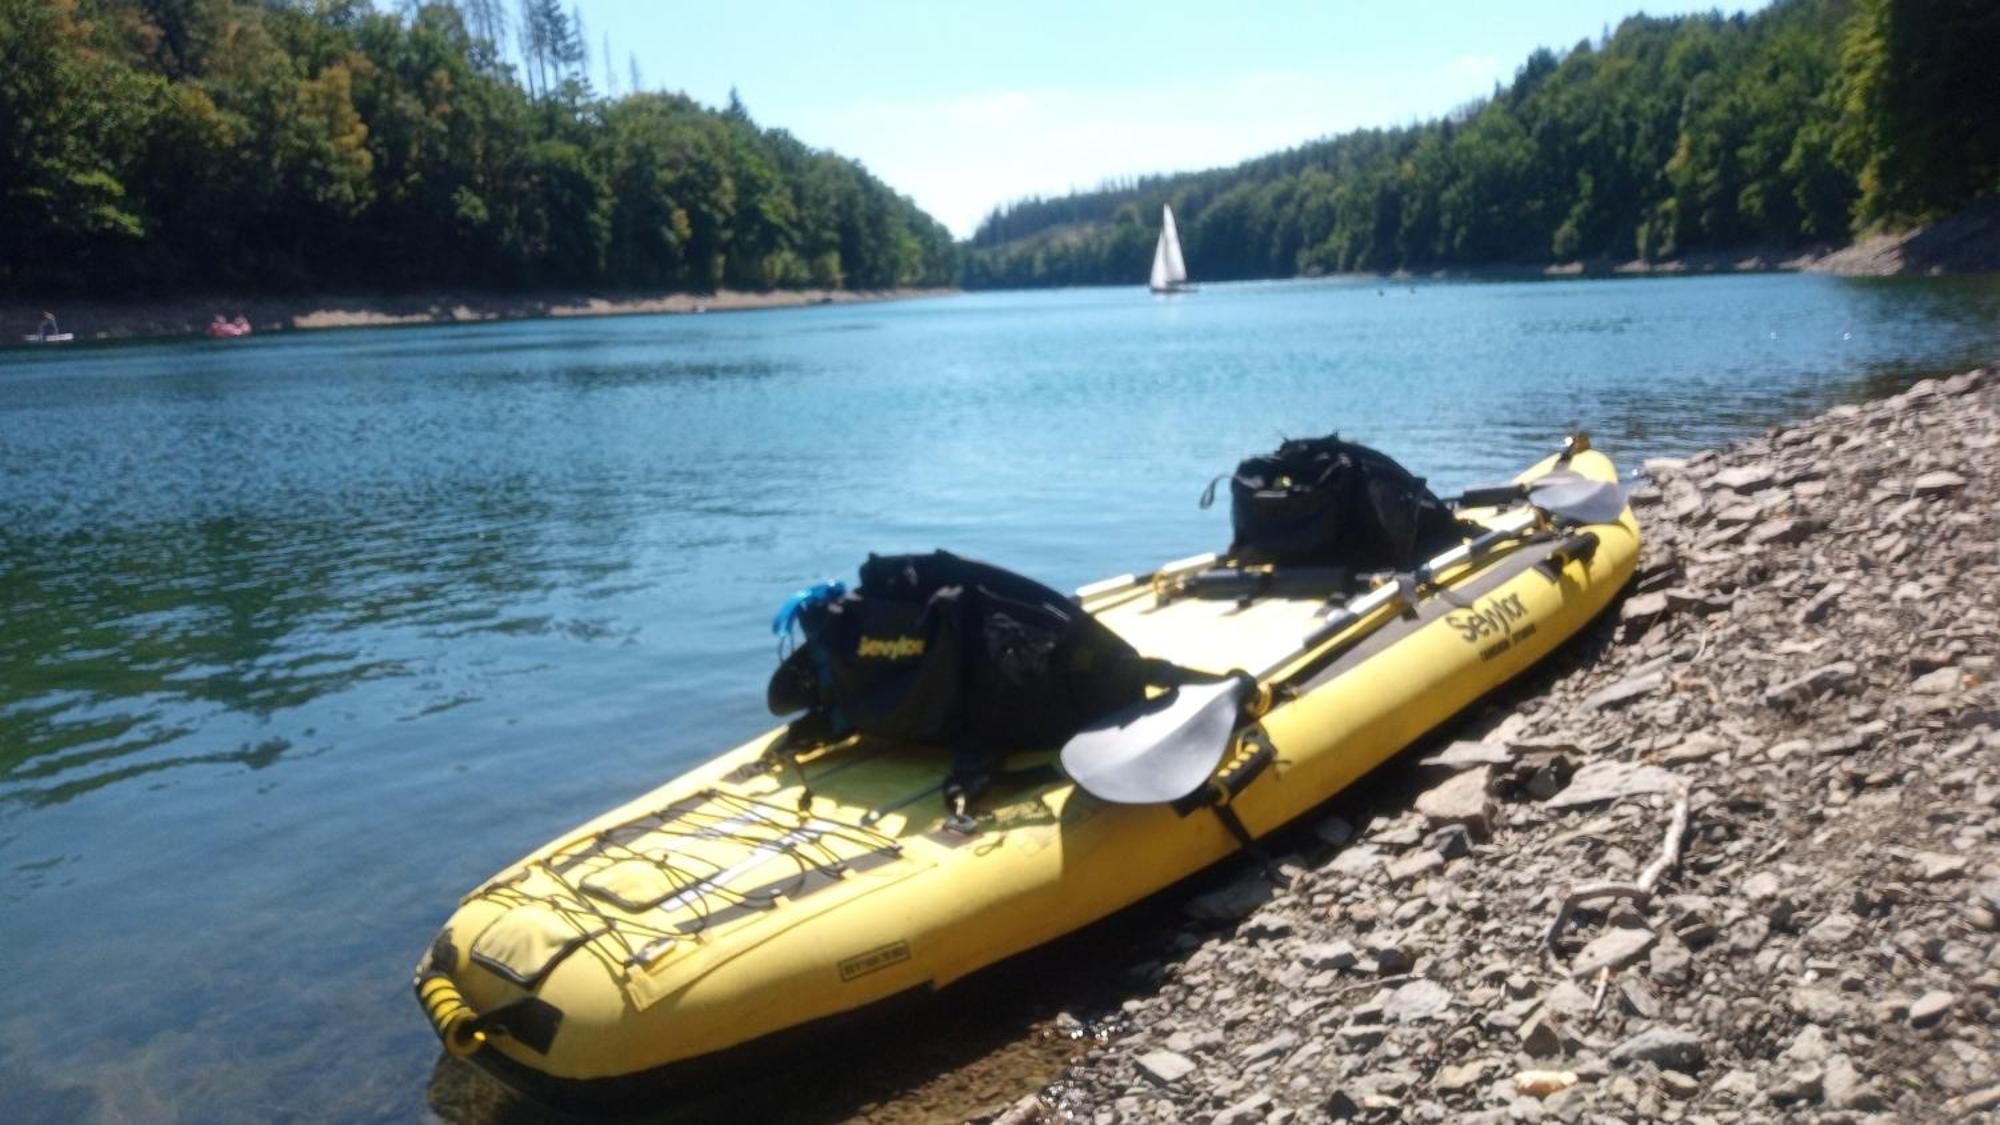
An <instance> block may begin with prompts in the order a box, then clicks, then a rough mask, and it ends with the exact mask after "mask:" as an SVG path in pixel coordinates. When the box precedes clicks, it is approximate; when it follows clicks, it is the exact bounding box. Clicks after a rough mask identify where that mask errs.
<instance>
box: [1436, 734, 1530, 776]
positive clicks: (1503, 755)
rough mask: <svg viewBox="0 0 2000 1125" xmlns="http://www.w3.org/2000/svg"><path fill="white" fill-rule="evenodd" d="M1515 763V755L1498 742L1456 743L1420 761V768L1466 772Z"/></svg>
mask: <svg viewBox="0 0 2000 1125" xmlns="http://www.w3.org/2000/svg"><path fill="white" fill-rule="evenodd" d="M1513 761H1514V754H1513V752H1512V751H1511V750H1509V749H1507V747H1505V746H1503V745H1501V744H1500V743H1498V742H1464V741H1460V742H1454V743H1452V744H1451V745H1450V746H1447V747H1445V748H1444V749H1442V750H1440V751H1438V752H1437V753H1435V754H1432V755H1431V756H1430V757H1428V758H1421V759H1418V761H1417V764H1418V765H1420V766H1435V767H1437V768H1440V769H1449V770H1464V769H1471V768H1472V767H1474V766H1504V765H1509V764H1511V763H1512V762H1513Z"/></svg>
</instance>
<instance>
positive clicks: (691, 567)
mask: <svg viewBox="0 0 2000 1125" xmlns="http://www.w3.org/2000/svg"><path fill="white" fill-rule="evenodd" d="M1996 329H2000V279H1995V278H1953V279H1922V278H1886V279H1867V280H1859V279H1842V278H1835V277H1827V276H1816V275H1779V274H1771V275H1729V276H1716V277H1697V278H1645V279H1619V280H1587V281H1586V280H1536V281H1522V282H1476V283H1475V282H1461V283H1443V282H1416V283H1395V284H1388V283H1378V282H1374V281H1354V280H1339V281H1321V282H1283V283H1266V284H1242V285H1224V286H1211V287H1208V288H1206V289H1204V290H1203V291H1202V292H1200V293H1198V294H1194V295H1192V296H1188V297H1183V298H1176V299H1166V300H1163V299H1155V298H1151V297H1148V296H1147V295H1145V294H1144V293H1143V292H1140V291H1137V290H1135V289H1134V290H1111V289H1090V290H1069V291H1057V292H1040V293H989V294H978V295H967V296H956V297H948V298H938V299H926V300H916V301H909V302H901V303H894V304H882V305H867V306H833V307H821V308H810V309H798V310H786V311H773V312H762V313H757V314H731V315H713V316H706V317H672V316H659V317H629V318H617V319H593V320H585V321H542V322H518V323H506V324H484V325H467V326H452V327H435V328H430V327H427V328H411V329H382V330H372V329H371V330H355V331H342V332H330V333H315V334H302V335H281V336H272V337H254V338H251V339H248V340H239V341H227V342H207V341H201V342H181V343H174V344H167V345H158V344H152V345H139V344H121V345H111V346H93V347H82V348H77V349H75V350H72V351H68V352H65V353H62V354H60V355H47V354H41V353H34V354H23V353H12V354H6V355H0V622H4V628H0V872H4V873H5V874H4V877H0V948H4V949H6V950H7V951H8V953H9V963H10V968H11V969H12V972H11V973H10V982H9V989H8V992H9V996H10V997H11V998H12V1000H13V1003H11V1004H9V1005H8V1006H7V1009H6V1010H5V1011H0V1073H5V1074H6V1075H7V1081H6V1089H5V1093H4V1095H0V1100H4V1103H5V1104H6V1107H7V1109H8V1111H9V1112H8V1115H9V1117H10V1118H12V1119H16V1120H44V1119H66V1120H67V1119H79V1118H81V1119H92V1118H99V1119H101V1118H113V1117H115V1118H139V1119H146V1120H161V1119H172V1118H176V1117H177V1118H181V1119H190V1120H204V1121H207V1120H267V1119H271V1118H308V1119H342V1120H344V1119H357V1118H409V1117H412V1116H418V1115H421V1114H423V1113H424V1112H426V1108H427V1097H428V1096H429V1095H428V1093H427V1086H428V1083H429V1080H430V1077H431V1072H432V1068H433V1064H434V1062H435V1060H436V1057H437V1052H436V1047H435V1041H434V1040H433V1038H432V1036H431V1034H430V1031H429V1029H428V1028H427V1027H426V1025H425V1024H424V1021H423V1019H422V1016H421V1014H420V1013H419V1012H418V1010H417V1008H416V1005H415V1004H414V1002H413V1001H412V999H411V997H410V995H409V992H408V987H407V981H408V974H409V970H410V967H411V966H412V965H413V964H414V963H415V961H416V959H417V957H418V955H419V954H420V953H421V952H422V951H423V950H424V948H425V946H426V944H427V943H428V941H429V939H430V936H431V933H432V931H433V929H434V928H435V926H436V925H437V924H438V923H439V922H440V921H442V919H443V918H444V917H445V915H446V914H447V913H448V912H449V910H450V908H451V906H452V904H453V903H455V902H456V900H457V897H458V896H459V895H460V894H461V893H463V892H464V891H465V890H466V889H468V888H470V887H471V886H472V885H473V884H475V883H476V882H477V881H478V880H480V879H482V878H484V877H485V876H487V875H489V874H491V873H492V872H493V871H495V870H497V869H499V868H500V867H502V866H503V865H505V864H506V863H508V862H510V861H511V860H513V859H515V858H516V857H518V856H519V855H520V854H521V853H523V852H525V851H527V850H528V849H529V848H531V847H533V846H535V845H537V844H539V843H541V842H542V841H544V840H546V839H548V838H549V837H551V836H553V835H554V834H556V833H557V832H559V831H562V830H564V829H566V828H568V827H570V826H572V825H574V824H576V823H577V822H579V821H581V820H583V819H585V818H587V817H589V816H592V815H594V814H596V813H598V812H600V811H602V810H604V809H605V808H608V807H610V806H611V805H613V804H615V803H617V802H620V801H623V800H625V799H627V798H629V797H631V796H633V795H634V794H636V793H638V792H641V791H643V790H644V789H646V788H648V787H650V786H652V785H654V784H657V783H658V782H659V781H660V780H662V779H664V778H665V777H667V776H670V775H671V774H673V773H675V772H677V771H678V770H680V769H683V768H685V767H686V766H688V765H690V764H692V763H693V762H696V761H699V760H700V759H702V758H704V757H706V756H708V755H710V754H712V753H715V752H717V751H719V750H721V749H724V748H726V747H728V746H731V745H734V744H735V743H737V742H740V741H741V740H743V739H744V738H746V737H749V736H750V735H753V734H755V733H757V732H758V731H760V730H762V729H764V728H765V727H767V726H768V725H769V724H770V722H771V721H772V720H770V718H769V717H768V716H767V715H765V714H764V713H763V706H762V696H763V683H764V679H765V677H766V676H767V675H768V672H769V669H770V667H771V666H772V662H773V658H774V646H773V638H772V637H771V636H770V634H769V632H768V630H767V623H768V621H769V614H770V613H771V611H772V610H773V609H775V607H776V605H777V603H778V602H779V601H781V600H782V599H783V597H784V596H785V595H786V594H787V593H789V592H790V591H791V590H792V589H794V588H796V587H798V586H800V585H804V584H807V583H809V582H812V581H816V580H818V579H821V578H825V577H847V578H850V579H851V577H852V572H853V569H854V566H855V564H856V563H858V562H859V561H860V560H861V558H862V557H863V556H864V555H865V554H866V553H867V552H868V551H871V550H874V551H896V550H910V549H928V548H931V547H934V546H943V547H948V548H951V549H954V550H957V551H960V552H963V553H966V554H970V555H974V556H976V557H982V558H987V559H991V560H993V561H996V562H1000V563H1003V564H1006V565H1010V566H1013V567H1016V568H1018V569H1021V570H1024V571H1026V572H1027V573H1029V574H1032V575H1035V576H1037V577H1040V578H1043V579H1044V580H1047V581H1049V582H1051V583H1052V584H1055V585H1058V586H1071V585H1075V584H1078V583H1081V582H1084V581H1089V580H1091V579H1094V578H1097V577H1102V576H1104V575H1107V574H1112V573H1117V572H1120V571H1125V570H1130V569H1134V568H1140V567H1144V566H1147V565H1149V564H1151V563H1154V562H1157V561H1160V560H1162V559H1165V558H1169V557H1174V556H1179V555H1185V554H1189V553H1192V552H1195V551H1199V550H1205V549H1213V548H1216V547H1219V546H1221V545H1222V544H1223V543H1224V542H1226V540H1227V538H1228V517H1227V513H1226V511H1222V510H1220V509H1217V510H1211V511H1208V512H1203V511H1199V510H1198V509H1197V508H1196V506H1195V503H1194V501H1195V497H1196V495H1197V494H1198V493H1199V491H1200V490H1201V487H1202V486H1203V484H1205V483H1206V481H1207V480H1208V478H1209V477H1211V476H1213V475H1214V474H1216V473H1221V472H1225V471H1227V470H1228V469H1229V468H1230V467H1231V466H1232V465H1233V464H1234V462H1235V461H1236V460H1237V459H1238V458H1240V457H1242V456H1244V455H1246V454H1248V453H1252V452H1257V451H1260V450H1263V449H1265V448H1268V447H1270V446H1272V445H1274V444H1275V443H1276V442H1277V440H1278V439H1279V438H1280V437H1282V436H1287V435H1294V436H1296V435H1302V434H1310V433H1320V432H1325V431H1328V430H1333V429H1338V430H1340V431H1341V432H1342V433H1343V434H1344V435H1345V436H1348V437H1352V438H1356V439H1359V440H1362V441H1366V442H1368V443H1369V444H1372V445H1375V446H1378V447H1380V448H1382V449H1384V450H1385V451H1387V452H1390V453H1391V454H1393V455H1395V456H1396V457H1398V458H1399V459H1401V460H1402V461H1404V462H1405V463H1406V464H1408V465H1410V466H1411V467H1412V468H1414V469H1416V470H1417V471H1419V472H1421V473H1424V474H1427V475H1428V476H1429V477H1430V478H1431V481H1432V483H1433V485H1434V486H1436V487H1437V488H1439V489H1440V490H1441V491H1446V490H1451V489H1455V488H1457V487H1459V486H1462V485H1464V484H1468V483H1471V482H1474V481H1478V480H1482V479H1489V478H1494V477H1500V476H1504V475H1506V474H1508V473H1511V472H1513V471H1515V470H1516V469H1518V468H1519V467H1520V466H1521V465H1523V464H1524V463H1526V462H1527V461H1529V460H1530V459H1532V458H1533V457H1535V456H1537V455H1539V454H1540V453H1542V452H1544V451H1546V450H1548V449H1550V448H1552V447H1553V445H1554V444H1555V442H1556V441H1558V440H1559V439H1560V437H1561V435H1562V434H1563V432H1564V431H1565V430H1566V429H1568V428H1570V427H1572V426H1576V425H1582V426H1585V427H1587V428H1588V429H1589V430H1590V431H1591V432H1592V434H1593V435H1594V437H1595V439H1596V442H1597V444H1598V446H1599V447H1600V448H1603V449H1605V450H1606V451H1607V452H1609V453H1610V454H1611V455H1612V456H1613V457H1614V458H1616V459H1617V460H1618V461H1619V462H1620V464H1621V465H1623V466H1624V467H1626V468H1628V469H1632V468H1636V467H1637V465H1638V464H1639V462H1640V460H1641V459H1643V458H1645V457H1649V456H1655V455H1663V454H1678V453H1686V452H1690V451H1692V450H1695V449H1699V448H1703V447H1707V446H1711V445H1716V444H1720V443H1723V442H1727V441H1729V440H1731V439H1732V438H1735V437H1738V436H1741V435H1743V434H1746V433H1749V432H1753V431H1755V430H1757V429H1760V428H1762V427H1763V426H1766V425H1769V424H1771V423H1774V422H1779V421H1783V420H1786V419H1789V418H1800V417H1804V416H1806V415H1809V414H1812V413H1815V412H1817V411H1818V410H1820V409H1822V408H1824V407H1825V406H1827V405H1830V404H1832V403H1834V402H1838V401H1843V400H1851V399H1857V398H1863V397H1869V396H1871V395H1874V394H1878V393H1882V392H1884V391H1887V390H1891V389H1894V388H1896V387H1898V386H1901V385H1903V384H1904V383H1907V382H1908V381H1910V380H1912V379H1914V378H1916V377H1918V376H1921V375H1923V374H1929V373H1935V372H1939V371H1949V370H1958V369H1961V368H1964V367H1967V366H1972V365H1975V364H1978V363H1982V362H1988V361H1990V360H1992V359H1993V358H1994V356H1995V353H1996V351H2000V331H1996ZM1039 979H1049V978H1039ZM1033 986H1034V981H1033V980H1031V981H1029V982H1028V984H1027V985H1026V986H1025V987H1030V988H1032V987H1033ZM1044 987H1057V986H1055V985H1044ZM1054 1003H1057V1004H1059V1003H1060V998H1059V997H1058V998H1056V999H1055V1001H1054ZM960 1061H962V1060H957V1059H952V1060H947V1063H946V1065H955V1064H956V1063H958V1062H960ZM873 1100H877V1099H876V1097H875V1096H874V1095H855V1096H848V1097H844V1098H835V1099H830V1100H829V1101H827V1102H825V1103H820V1104H822V1105H824V1106H827V1107H834V1106H837V1107H839V1111H840V1112H849V1111H854V1110H857V1109H859V1108H861V1105H862V1104H865V1103H867V1102H870V1101H873ZM990 1104H991V1101H990V1098H982V1099H981V1100H980V1101H978V1102H977V1104H967V1105H964V1106H961V1107H952V1106H942V1107H940V1108H939V1110H938V1112H939V1113H940V1114H941V1115H943V1116H951V1115H953V1114H958V1113H965V1112H971V1111H973V1110H976V1109H979V1108H983V1107H985V1106H987V1105H990ZM798 1113H799V1115H801V1116H812V1115H813V1113H814V1109H813V1108H812V1107H799V1109H798Z"/></svg>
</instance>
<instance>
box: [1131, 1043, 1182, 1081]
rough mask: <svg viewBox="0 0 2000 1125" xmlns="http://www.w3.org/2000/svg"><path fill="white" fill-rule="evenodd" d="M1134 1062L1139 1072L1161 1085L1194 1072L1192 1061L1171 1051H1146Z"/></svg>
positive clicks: (1178, 1079)
mask: <svg viewBox="0 0 2000 1125" xmlns="http://www.w3.org/2000/svg"><path fill="white" fill-rule="evenodd" d="M1136 1062H1137V1064H1138V1067H1139V1073H1140V1074H1142V1075H1144V1076H1145V1077H1146V1078H1147V1079H1148V1080H1149V1081H1151V1082H1153V1083H1155V1084H1157V1085H1161V1086H1171V1085H1173V1084H1174V1083H1176V1082H1179V1081H1180V1080H1181V1079H1183V1078H1186V1077H1187V1076H1188V1075H1190V1074H1193V1073H1194V1061H1193V1060H1192V1059H1189V1058H1188V1057H1187V1056H1185V1055H1178V1054H1175V1053H1174V1052H1172V1051H1164V1050H1162V1051H1147V1052H1146V1053H1145V1054H1143V1055H1140V1056H1139V1057H1138V1059H1137V1060H1136Z"/></svg>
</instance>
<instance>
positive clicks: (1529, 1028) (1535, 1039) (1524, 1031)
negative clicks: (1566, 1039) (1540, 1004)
mask: <svg viewBox="0 0 2000 1125" xmlns="http://www.w3.org/2000/svg"><path fill="white" fill-rule="evenodd" d="M1521 1050H1522V1051H1523V1052H1525V1053H1526V1054H1527V1055H1528V1056H1529V1057H1531V1058H1537V1059H1545V1058H1548V1057H1549V1056H1550V1055H1553V1054H1556V1053H1557V1052H1559V1051H1561V1050H1562V1035H1561V1034H1560V1033H1558V1032H1557V1031H1556V1029H1555V1028H1554V1027H1552V1026H1550V1024H1549V1021H1548V1020H1546V1019H1543V1018H1542V1017H1540V1016H1537V1017H1535V1018H1534V1019H1531V1020H1529V1021H1528V1022H1527V1023H1526V1024H1524V1025H1522V1027H1521Z"/></svg>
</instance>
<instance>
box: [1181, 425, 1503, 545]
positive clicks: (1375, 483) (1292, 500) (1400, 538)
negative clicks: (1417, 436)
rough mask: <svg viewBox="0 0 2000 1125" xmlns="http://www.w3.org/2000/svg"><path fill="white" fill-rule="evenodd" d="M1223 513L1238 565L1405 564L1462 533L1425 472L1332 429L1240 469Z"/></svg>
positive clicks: (1464, 532)
mask: <svg viewBox="0 0 2000 1125" xmlns="http://www.w3.org/2000/svg"><path fill="white" fill-rule="evenodd" d="M1213 487H1214V486H1213V485H1211V486H1210V488H1211V490H1212V489H1213ZM1207 500H1208V497H1204V506H1206V503H1207ZM1229 515H1230V522H1231V524H1232V525H1233V527H1234V531H1235V537H1234V539H1233V541H1232V542H1231V543H1230V546H1229V557H1230V558H1231V559H1233V560H1235V561H1236V562H1239V563H1270V564H1275V565H1278V566H1313V567H1343V568H1346V569H1349V570H1354V571H1371V570H1409V569H1412V568H1413V567H1415V566H1417V565H1418V564H1419V563H1421V562H1423V561H1424V560H1425V559H1427V558H1429V557H1431V556H1432V555H1434V554H1436V553H1438V552H1440V551H1443V550H1447V549H1449V548H1450V547H1452V546H1454V545H1456V544H1458V543H1459V542H1462V541H1463V540H1464V539H1465V537H1466V535H1467V534H1468V532H1467V529H1466V528H1465V526H1464V525H1462V524H1461V523H1460V522H1459V521H1458V519H1457V518H1456V517H1455V516H1453V515H1452V514H1451V511H1450V510H1449V509H1448V508H1446V507H1445V505H1444V502H1443V501H1442V500H1439V499H1438V498H1437V497H1436V496H1435V495H1433V494H1432V493H1431V490H1430V489H1429V488H1427V487H1425V486H1424V481H1423V478H1422V477H1419V476H1415V475H1413V474H1412V473H1410V471H1409V470H1407V469H1405V468H1403V467H1402V466H1401V465H1398V464H1397V463H1396V462H1395V461H1394V460H1392V459H1391V458H1389V457H1388V456H1386V455H1384V454H1382V453H1378V452H1376V451H1375V450H1373V449H1370V448H1368V447H1367V446H1365V445H1357V444H1356V443H1354V442H1351V441H1342V440H1340V435H1338V434H1331V435H1328V436H1327V437H1320V438H1294V439H1292V440H1290V441H1287V442H1285V443H1284V444H1282V445H1280V446H1279V447H1278V449H1277V452H1275V453H1267V454H1264V455H1262V456H1258V457H1251V458H1249V459H1247V460H1245V461H1244V462H1243V463H1241V464H1239V465H1237V466H1236V472H1235V473H1234V474H1233V475H1232V476H1231V477H1230V480H1229Z"/></svg>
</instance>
